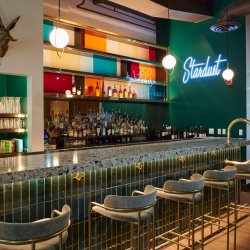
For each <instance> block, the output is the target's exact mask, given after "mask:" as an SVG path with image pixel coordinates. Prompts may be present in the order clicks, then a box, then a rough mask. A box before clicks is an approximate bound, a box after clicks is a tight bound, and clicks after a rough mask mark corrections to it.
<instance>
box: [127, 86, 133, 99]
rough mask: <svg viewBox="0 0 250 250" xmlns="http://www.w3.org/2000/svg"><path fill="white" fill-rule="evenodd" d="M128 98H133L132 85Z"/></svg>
mask: <svg viewBox="0 0 250 250" xmlns="http://www.w3.org/2000/svg"><path fill="white" fill-rule="evenodd" d="M128 98H133V93H132V91H131V87H129V91H128Z"/></svg>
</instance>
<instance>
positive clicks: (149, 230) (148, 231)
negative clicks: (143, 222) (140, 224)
mask: <svg viewBox="0 0 250 250" xmlns="http://www.w3.org/2000/svg"><path fill="white" fill-rule="evenodd" d="M150 233H151V218H148V230H147V241H148V250H150Z"/></svg>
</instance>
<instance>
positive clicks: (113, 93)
mask: <svg viewBox="0 0 250 250" xmlns="http://www.w3.org/2000/svg"><path fill="white" fill-rule="evenodd" d="M112 97H118V92H117V89H116V85H114V88H113V90H112Z"/></svg>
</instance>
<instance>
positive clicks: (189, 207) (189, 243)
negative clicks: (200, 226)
mask: <svg viewBox="0 0 250 250" xmlns="http://www.w3.org/2000/svg"><path fill="white" fill-rule="evenodd" d="M190 222H191V205H190V204H188V238H189V239H188V246H189V247H190V245H191V240H190V236H191V227H190Z"/></svg>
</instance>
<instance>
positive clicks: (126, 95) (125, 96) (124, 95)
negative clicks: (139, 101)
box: [123, 86, 128, 98]
mask: <svg viewBox="0 0 250 250" xmlns="http://www.w3.org/2000/svg"><path fill="white" fill-rule="evenodd" d="M123 97H124V98H128V91H127V89H126V87H125V86H124V88H123Z"/></svg>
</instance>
